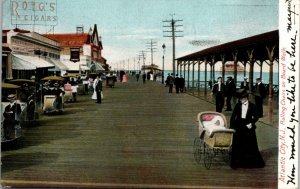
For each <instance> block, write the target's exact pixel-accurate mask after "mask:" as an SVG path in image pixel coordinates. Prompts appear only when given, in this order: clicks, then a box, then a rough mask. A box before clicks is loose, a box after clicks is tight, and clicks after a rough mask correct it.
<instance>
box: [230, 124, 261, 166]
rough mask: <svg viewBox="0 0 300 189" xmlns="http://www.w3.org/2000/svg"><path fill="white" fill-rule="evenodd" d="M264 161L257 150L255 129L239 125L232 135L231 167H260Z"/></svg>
mask: <svg viewBox="0 0 300 189" xmlns="http://www.w3.org/2000/svg"><path fill="white" fill-rule="evenodd" d="M264 166H265V162H264V160H263V158H262V156H261V154H260V152H259V149H258V145H257V139H256V133H255V129H253V128H252V129H248V128H247V127H246V126H243V127H240V128H239V129H237V130H236V132H235V133H234V135H233V143H232V155H231V167H232V168H239V167H240V168H262V167H264Z"/></svg>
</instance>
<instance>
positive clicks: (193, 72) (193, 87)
mask: <svg viewBox="0 0 300 189" xmlns="http://www.w3.org/2000/svg"><path fill="white" fill-rule="evenodd" d="M192 64H193V65H192V66H193V68H192V70H193V71H192V90H193V95H194V89H195V61H192Z"/></svg>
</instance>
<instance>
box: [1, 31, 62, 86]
mask: <svg viewBox="0 0 300 189" xmlns="http://www.w3.org/2000/svg"><path fill="white" fill-rule="evenodd" d="M2 49H4V50H5V51H4V53H3V55H2V60H3V66H2V72H3V75H2V78H3V79H30V78H32V77H33V76H34V77H35V78H36V79H37V80H39V79H41V78H43V77H45V76H48V75H53V74H59V72H60V71H61V70H64V69H67V68H66V67H64V66H63V65H62V64H61V63H60V62H59V59H60V51H61V48H60V47H59V44H58V43H57V42H56V41H54V40H51V39H49V38H47V37H44V36H42V35H40V34H38V33H35V32H30V31H27V30H21V29H18V28H16V29H13V30H3V47H2ZM51 72H54V73H51Z"/></svg>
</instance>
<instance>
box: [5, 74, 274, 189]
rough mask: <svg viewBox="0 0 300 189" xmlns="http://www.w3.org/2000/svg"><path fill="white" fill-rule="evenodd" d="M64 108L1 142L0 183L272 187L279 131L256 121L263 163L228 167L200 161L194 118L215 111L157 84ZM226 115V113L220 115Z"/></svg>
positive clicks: (111, 91) (109, 91)
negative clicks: (254, 166)
mask: <svg viewBox="0 0 300 189" xmlns="http://www.w3.org/2000/svg"><path fill="white" fill-rule="evenodd" d="M90 96H91V95H90V94H89V95H82V96H78V102H77V103H69V104H66V105H65V109H64V113H63V114H62V115H41V117H40V120H39V125H38V126H36V127H30V128H27V129H26V130H25V131H24V137H23V138H21V139H20V140H19V141H18V142H17V143H16V144H14V146H8V147H7V146H2V153H1V160H2V167H1V184H2V186H4V187H5V186H10V187H38V188H43V187H52V188H276V187H277V132H278V130H277V129H276V128H275V127H271V126H269V125H266V124H263V123H262V122H260V123H259V124H258V125H259V126H258V128H257V135H258V143H259V147H260V150H261V152H262V155H263V158H264V159H265V161H266V167H265V168H263V169H237V170H232V169H231V168H230V167H229V166H228V165H226V164H224V163H219V161H214V163H213V165H212V167H211V169H210V170H206V169H205V167H204V165H203V164H197V163H196V161H195V160H194V157H193V142H194V138H195V137H196V136H197V135H198V133H197V128H196V125H197V122H196V115H197V113H198V112H201V111H208V110H214V106H213V104H211V103H208V102H207V101H203V100H200V99H198V98H195V97H193V96H190V95H188V94H176V93H173V94H169V93H168V92H167V88H166V87H164V86H163V85H162V84H160V83H156V82H152V81H149V82H146V84H142V82H141V81H140V82H139V83H137V82H136V81H134V80H132V79H129V82H128V83H117V84H116V87H115V88H104V100H103V103H102V104H97V103H95V102H94V101H92V100H91V99H90ZM225 115H226V116H227V118H229V116H230V113H227V112H226V113H225Z"/></svg>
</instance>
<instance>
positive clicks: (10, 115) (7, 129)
mask: <svg viewBox="0 0 300 189" xmlns="http://www.w3.org/2000/svg"><path fill="white" fill-rule="evenodd" d="M7 99H8V100H9V105H7V106H6V107H5V109H4V113H3V117H4V121H3V129H4V136H5V138H6V139H11V133H12V130H13V129H14V127H15V125H16V124H18V120H17V119H16V117H17V115H19V114H21V105H20V104H18V103H17V102H16V96H15V94H10V95H8V97H7Z"/></svg>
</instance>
